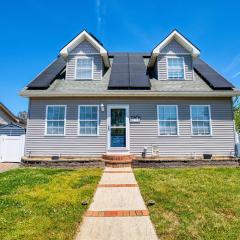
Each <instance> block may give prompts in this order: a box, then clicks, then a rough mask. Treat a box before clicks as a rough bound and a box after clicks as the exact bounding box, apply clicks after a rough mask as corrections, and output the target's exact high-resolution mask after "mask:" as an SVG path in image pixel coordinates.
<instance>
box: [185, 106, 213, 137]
mask: <svg viewBox="0 0 240 240" xmlns="http://www.w3.org/2000/svg"><path fill="white" fill-rule="evenodd" d="M189 107H190V120H191V135H192V137H211V136H212V135H213V131H212V116H211V105H206V104H203V105H201V104H193V105H190V106H189ZM192 107H208V113H209V125H210V134H193V125H192V122H193V120H192ZM199 121H201V120H199Z"/></svg>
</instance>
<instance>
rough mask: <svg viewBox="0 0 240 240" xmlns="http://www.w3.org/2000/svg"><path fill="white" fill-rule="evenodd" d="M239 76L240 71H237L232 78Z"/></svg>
mask: <svg viewBox="0 0 240 240" xmlns="http://www.w3.org/2000/svg"><path fill="white" fill-rule="evenodd" d="M239 76H240V72H237V73H235V74H234V75H233V76H232V78H236V77H239Z"/></svg>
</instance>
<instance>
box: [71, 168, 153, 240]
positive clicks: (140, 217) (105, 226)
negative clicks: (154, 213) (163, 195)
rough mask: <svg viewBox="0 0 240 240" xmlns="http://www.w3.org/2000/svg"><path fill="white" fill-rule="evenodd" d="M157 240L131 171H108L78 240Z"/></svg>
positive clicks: (102, 179) (119, 169)
mask: <svg viewBox="0 0 240 240" xmlns="http://www.w3.org/2000/svg"><path fill="white" fill-rule="evenodd" d="M93 239H94V240H123V239H124V240H125V239H129V240H135V239H136V240H157V239H158V238H157V236H156V233H155V230H154V228H153V225H152V223H151V220H150V218H149V213H148V210H147V208H146V206H145V204H144V201H143V199H142V196H141V194H140V191H139V187H138V185H137V182H136V180H135V177H134V174H133V172H132V169H131V168H118V169H116V168H115V169H114V168H106V169H105V171H104V173H103V176H102V178H101V180H100V183H99V185H98V188H97V191H96V193H95V195H94V199H93V202H92V204H91V205H90V207H89V209H88V211H87V213H86V215H85V217H84V220H83V223H82V225H81V226H80V229H79V232H78V233H77V237H76V240H93Z"/></svg>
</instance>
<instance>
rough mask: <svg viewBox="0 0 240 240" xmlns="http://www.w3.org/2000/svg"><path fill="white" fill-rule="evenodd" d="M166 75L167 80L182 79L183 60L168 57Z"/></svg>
mask: <svg viewBox="0 0 240 240" xmlns="http://www.w3.org/2000/svg"><path fill="white" fill-rule="evenodd" d="M167 73H168V79H184V58H183V57H168V58H167Z"/></svg>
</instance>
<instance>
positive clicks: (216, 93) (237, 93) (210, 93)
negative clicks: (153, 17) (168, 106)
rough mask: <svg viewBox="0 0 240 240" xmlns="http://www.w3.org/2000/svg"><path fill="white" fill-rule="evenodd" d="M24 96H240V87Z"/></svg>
mask: <svg viewBox="0 0 240 240" xmlns="http://www.w3.org/2000/svg"><path fill="white" fill-rule="evenodd" d="M20 96H23V97H31V98H33V97H43V98H44V97H236V96H240V89H234V90H215V91H205V92H203V91H201V92H199V91H195V92H194V91H191V92H186V91H182V92H167V91H166V92H160V91H149V90H138V91H137V90H128V91H126V90H112V91H108V92H100V93H97V92H92V93H87V92H86V93H79V92H65V93H64V92H43V91H38V90H23V91H21V92H20Z"/></svg>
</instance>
